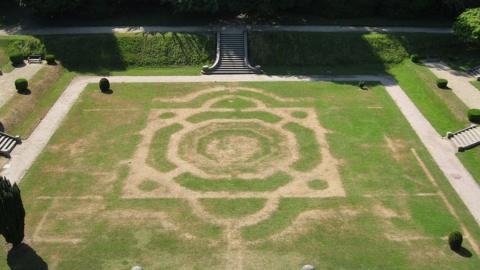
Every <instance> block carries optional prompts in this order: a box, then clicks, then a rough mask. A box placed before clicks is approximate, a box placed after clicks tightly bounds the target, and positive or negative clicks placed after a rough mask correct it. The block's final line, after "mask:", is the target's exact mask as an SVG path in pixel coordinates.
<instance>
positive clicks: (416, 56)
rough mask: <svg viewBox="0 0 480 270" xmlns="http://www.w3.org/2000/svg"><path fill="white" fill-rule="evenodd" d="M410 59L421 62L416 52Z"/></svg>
mask: <svg viewBox="0 0 480 270" xmlns="http://www.w3.org/2000/svg"><path fill="white" fill-rule="evenodd" d="M410 60H412V62H413V63H418V62H420V58H419V57H418V55H416V54H412V55H410Z"/></svg>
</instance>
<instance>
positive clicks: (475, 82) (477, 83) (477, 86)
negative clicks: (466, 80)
mask: <svg viewBox="0 0 480 270" xmlns="http://www.w3.org/2000/svg"><path fill="white" fill-rule="evenodd" d="M472 85H473V86H475V87H476V88H477V89H478V90H480V81H474V82H472Z"/></svg>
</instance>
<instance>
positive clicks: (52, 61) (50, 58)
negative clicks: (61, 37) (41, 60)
mask: <svg viewBox="0 0 480 270" xmlns="http://www.w3.org/2000/svg"><path fill="white" fill-rule="evenodd" d="M45 60H47V64H49V65H55V64H56V62H55V55H53V54H47V55H46V56H45Z"/></svg>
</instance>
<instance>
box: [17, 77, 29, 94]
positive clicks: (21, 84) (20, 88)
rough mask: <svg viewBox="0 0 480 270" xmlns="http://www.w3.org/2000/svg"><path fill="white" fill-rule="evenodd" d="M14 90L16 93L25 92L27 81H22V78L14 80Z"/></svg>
mask: <svg viewBox="0 0 480 270" xmlns="http://www.w3.org/2000/svg"><path fill="white" fill-rule="evenodd" d="M15 88H16V89H17V91H19V92H24V91H27V90H28V81H27V79H23V78H20V79H16V80H15Z"/></svg>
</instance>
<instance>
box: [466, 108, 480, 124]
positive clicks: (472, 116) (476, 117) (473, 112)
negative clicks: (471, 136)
mask: <svg viewBox="0 0 480 270" xmlns="http://www.w3.org/2000/svg"><path fill="white" fill-rule="evenodd" d="M467 114H468V120H469V121H470V122H472V123H476V124H480V109H470V110H468V113H467Z"/></svg>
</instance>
